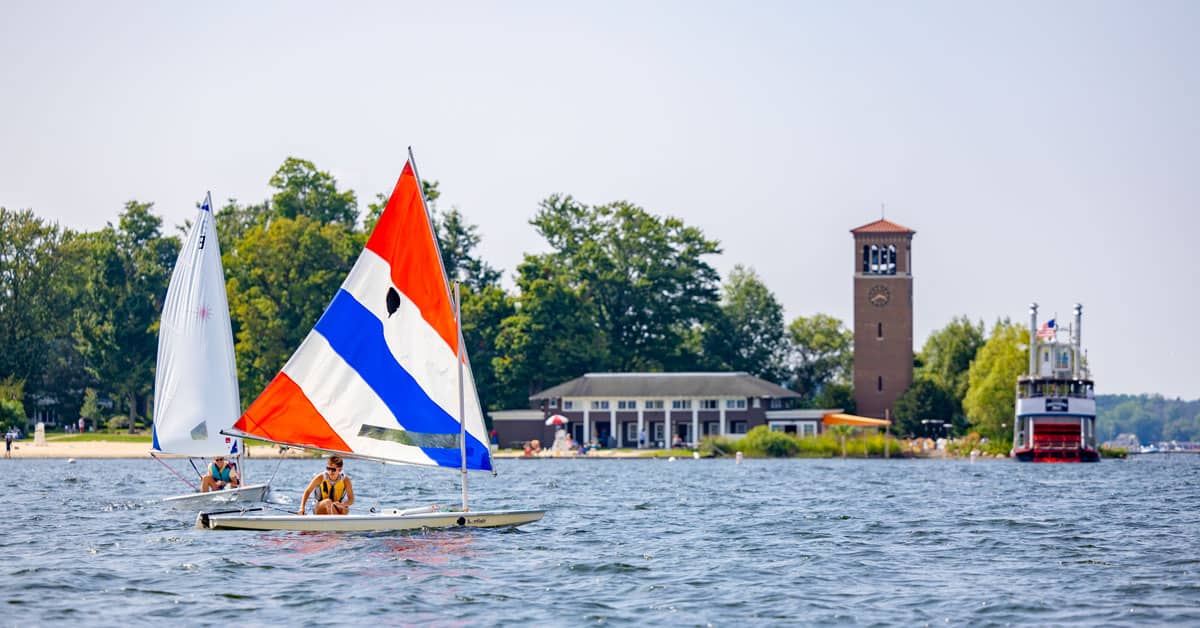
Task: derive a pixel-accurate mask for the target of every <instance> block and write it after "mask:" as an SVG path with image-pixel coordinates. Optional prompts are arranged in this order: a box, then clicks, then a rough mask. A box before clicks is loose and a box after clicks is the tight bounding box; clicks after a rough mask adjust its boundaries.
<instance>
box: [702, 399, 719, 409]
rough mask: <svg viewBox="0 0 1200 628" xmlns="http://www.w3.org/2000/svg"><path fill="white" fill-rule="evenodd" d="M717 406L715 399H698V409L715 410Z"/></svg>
mask: <svg viewBox="0 0 1200 628" xmlns="http://www.w3.org/2000/svg"><path fill="white" fill-rule="evenodd" d="M718 407H719V406H718V405H717V400H716V399H701V400H700V409H701V410H716V409H717V408H718Z"/></svg>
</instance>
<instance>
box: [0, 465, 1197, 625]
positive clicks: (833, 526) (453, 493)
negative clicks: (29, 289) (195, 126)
mask: <svg viewBox="0 0 1200 628" xmlns="http://www.w3.org/2000/svg"><path fill="white" fill-rule="evenodd" d="M275 465H276V461H267V460H255V461H253V462H252V466H251V468H250V471H251V473H252V474H256V475H257V478H251V479H258V480H261V479H262V478H263V476H264V475H269V474H270V473H271V472H272V470H273V469H274V468H275ZM184 466H186V462H184V463H182V464H178V463H177V467H178V468H183V467H184ZM497 466H498V470H499V472H500V473H499V475H498V476H496V477H491V476H487V475H479V474H472V476H471V479H472V500H473V505H474V507H475V508H478V509H501V508H533V507H544V508H547V509H549V512H548V513H547V515H546V517H545V519H543V520H542V521H540V522H538V523H536V524H532V525H528V526H525V527H522V528H519V529H509V530H476V531H463V530H445V531H433V532H421V533H409V534H403V533H386V534H381V533H373V534H364V533H355V534H347V533H339V534H311V533H294V532H275V533H261V532H215V531H204V530H196V529H193V527H192V526H193V524H194V519H195V513H188V512H181V511H175V510H170V509H167V508H164V507H162V506H161V505H158V504H155V503H153V501H152V498H153V497H161V496H165V495H169V494H172V493H176V492H178V490H177V489H178V488H179V487H181V486H182V483H181V482H179V481H178V480H177V479H175V478H174V477H173V476H171V475H170V474H169V473H168V472H167V471H166V470H165V469H163V468H162V467H161V466H159V465H158V464H157V463H155V462H153V461H151V460H148V459H147V460H80V461H78V462H77V463H75V464H67V462H66V461H65V460H0V469H3V471H4V473H5V474H6V477H8V478H9V482H10V491H9V493H8V499H7V500H6V501H7V503H8V506H9V507H8V508H7V509H6V510H7V513H6V515H5V517H4V523H3V524H2V528H0V531H2V538H0V573H2V574H3V576H2V579H0V586H2V591H3V593H2V594H0V595H2V596H3V599H4V613H3V615H2V616H0V625H14V626H16V625H21V626H24V625H47V624H54V625H65V624H68V623H74V624H83V625H94V624H105V625H116V624H124V623H134V624H150V623H154V624H162V623H163V622H165V621H171V620H177V621H182V622H185V624H183V625H192V624H196V623H233V622H236V623H239V624H245V625H252V626H253V625H284V624H298V623H300V622H303V623H305V624H315V625H326V624H327V625H348V624H355V625H364V624H369V623H372V622H374V623H379V624H387V625H396V624H413V623H426V622H429V623H434V624H438V625H463V626H478V625H496V624H512V623H517V622H524V623H533V624H538V625H581V624H587V623H606V624H642V625H705V624H711V625H718V626H729V625H739V624H767V623H801V624H848V625H866V624H885V625H886V624H899V625H906V626H907V625H921V624H930V625H932V624H937V625H946V624H949V625H972V626H978V625H1003V624H1017V623H1036V624H1059V625H1061V624H1124V625H1146V624H1167V623H1171V624H1185V625H1186V624H1190V625H1197V624H1200V507H1198V506H1200V456H1189V455H1178V456H1165V455H1158V456H1142V457H1137V458H1133V459H1131V460H1128V461H1104V462H1102V463H1100V464H1098V465H1024V464H1018V463H1014V462H1009V461H986V462H985V461H980V462H977V463H975V464H971V463H969V462H967V461H958V460H950V461H933V460H890V461H883V460H869V461H868V460H840V459H834V460H746V461H745V462H744V463H743V464H741V465H740V466H739V465H735V464H734V462H733V461H732V460H679V461H674V462H669V461H666V460H499V461H497ZM320 467H321V462H320V461H319V460H287V461H284V462H283V463H282V466H281V467H280V468H279V471H278V475H277V477H276V480H275V486H276V488H277V491H278V492H280V493H283V494H285V495H289V496H290V497H291V499H292V500H293V501H295V500H297V499H298V497H299V491H300V490H301V489H302V488H303V487H304V485H305V483H306V481H307V479H308V478H310V477H312V474H314V473H316V472H317V471H318V470H319V469H320ZM346 468H347V471H348V472H349V473H350V474H351V476H352V477H353V478H354V481H355V488H356V492H357V494H358V504H357V508H356V510H360V511H361V510H364V509H366V508H369V507H370V506H372V505H376V504H382V505H387V506H407V505H419V504H426V503H431V502H437V503H455V501H456V500H457V499H458V495H459V492H458V484H457V481H458V474H457V473H456V472H449V471H442V470H436V469H414V468H408V467H386V468H385V467H383V466H382V465H379V464H375V463H366V462H360V461H353V460H351V461H348V462H347V467H346ZM22 478H23V479H22ZM292 507H293V508H294V505H293V506H292Z"/></svg>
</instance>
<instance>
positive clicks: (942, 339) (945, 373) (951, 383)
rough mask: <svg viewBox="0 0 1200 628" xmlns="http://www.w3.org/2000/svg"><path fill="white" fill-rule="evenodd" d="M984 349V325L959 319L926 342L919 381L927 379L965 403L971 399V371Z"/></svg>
mask: <svg viewBox="0 0 1200 628" xmlns="http://www.w3.org/2000/svg"><path fill="white" fill-rule="evenodd" d="M982 346H983V321H979V322H978V323H972V322H971V319H969V318H967V317H966V316H957V317H955V318H953V319H951V320H950V322H949V323H947V324H946V326H945V327H943V328H941V329H939V330H937V331H935V332H933V333H932V334H930V335H929V338H928V339H926V340H925V346H924V347H923V348H922V349H921V354H920V356H919V359H920V361H921V367H920V369H919V372H918V373H917V377H922V376H923V377H927V378H929V379H930V380H932V381H934V382H936V383H937V384H938V385H940V386H941V387H942V389H944V390H945V391H947V392H949V393H950V394H951V395H953V396H954V397H955V398H957V399H958V400H959V403H961V402H962V399H963V398H964V397H966V396H967V385H968V381H967V371H968V369H970V368H971V360H974V359H975V354H976V353H978V352H979V348H980V347H982Z"/></svg>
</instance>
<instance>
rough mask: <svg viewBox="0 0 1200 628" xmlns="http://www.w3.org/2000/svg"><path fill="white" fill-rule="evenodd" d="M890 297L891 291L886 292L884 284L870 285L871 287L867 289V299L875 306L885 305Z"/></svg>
mask: <svg viewBox="0 0 1200 628" xmlns="http://www.w3.org/2000/svg"><path fill="white" fill-rule="evenodd" d="M891 298H892V293H890V292H888V289H887V287H886V286H871V289H870V290H868V291H867V301H870V302H871V305H874V306H875V307H883V306H885V305H887V304H888V301H889V300H891Z"/></svg>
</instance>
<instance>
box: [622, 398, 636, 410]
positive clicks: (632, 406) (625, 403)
mask: <svg viewBox="0 0 1200 628" xmlns="http://www.w3.org/2000/svg"><path fill="white" fill-rule="evenodd" d="M617 409H618V410H637V402H636V401H634V400H633V399H622V400H620V401H618V402H617Z"/></svg>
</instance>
